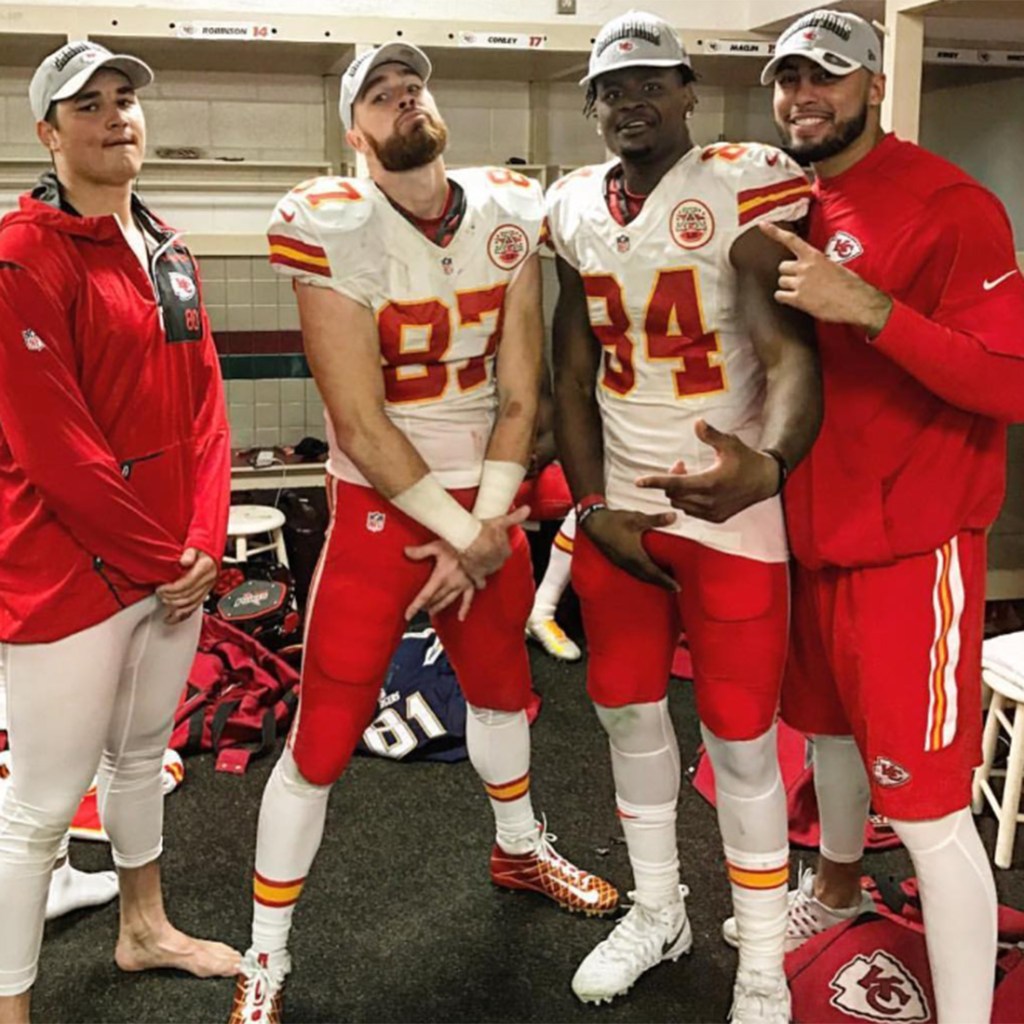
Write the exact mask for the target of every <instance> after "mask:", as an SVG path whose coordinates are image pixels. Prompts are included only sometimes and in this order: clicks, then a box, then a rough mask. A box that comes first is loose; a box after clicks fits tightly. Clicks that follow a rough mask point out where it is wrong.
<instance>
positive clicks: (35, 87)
mask: <svg viewBox="0 0 1024 1024" xmlns="http://www.w3.org/2000/svg"><path fill="white" fill-rule="evenodd" d="M100 68H113V69H114V70H115V71H120V72H121V74H123V75H124V76H125V77H126V78H127V79H128V81H129V82H131V84H132V87H133V88H135V89H141V88H142V87H143V86H144V85H149V83H150V82H152V81H153V71H152V69H151V68H150V66H149V65H148V64H146V63H144V62H143V61H141V60H139V58H138V57H129V56H128V54H126V53H111V52H110V51H109V50H108V49H107V48H106V47H105V46H100V44H99V43H91V42H74V43H68V44H66V45H65V46H62V47H61V48H60V49H59V50H56V51H55V52H54V53H51V54H50V55H49V57H45V58H44V59H43V62H42V63H41V64H40V65H39V67H37V68H36V70H35V74H34V75H33V76H32V81H31V82H30V83H29V87H28V102H29V104H30V105H31V107H32V116H33V117H34V118H35V119H36V120H37V121H42V120H43V119H44V118H45V117H46V115H47V113H48V111H49V109H50V105H51V104H53V103H55V102H56V101H57V100H66V99H70V98H71V97H72V96H74V95H76V94H77V93H80V92H81V91H82V89H83V88H84V87H85V84H86V82H88V81H89V79H90V78H92V76H93V75H95V74H96V72H97V71H99V69H100Z"/></svg>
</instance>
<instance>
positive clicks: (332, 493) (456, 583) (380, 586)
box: [231, 43, 618, 1024]
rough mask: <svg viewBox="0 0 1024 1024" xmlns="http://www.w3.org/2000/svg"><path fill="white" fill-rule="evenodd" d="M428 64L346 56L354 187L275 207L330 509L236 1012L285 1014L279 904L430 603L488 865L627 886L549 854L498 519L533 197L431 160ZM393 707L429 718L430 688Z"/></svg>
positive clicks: (273, 231)
mask: <svg viewBox="0 0 1024 1024" xmlns="http://www.w3.org/2000/svg"><path fill="white" fill-rule="evenodd" d="M430 70H431V68H430V61H429V60H428V59H427V57H426V55H425V54H424V53H423V52H422V51H420V50H419V49H417V48H416V47H415V46H412V45H409V44H407V43H389V44H386V45H384V46H381V47H378V48H376V49H374V50H371V51H369V52H368V53H366V54H363V55H361V56H360V57H358V58H357V59H356V60H355V61H354V62H353V63H352V64H351V65H350V66H349V68H348V69H347V70H346V71H345V72H344V74H343V76H342V83H341V119H342V121H343V123H344V126H345V128H346V130H347V134H346V138H347V140H348V143H349V144H350V145H351V146H352V147H353V148H354V149H355V150H356V151H357V152H359V153H361V154H363V156H364V157H365V158H366V162H367V165H368V168H369V171H370V177H369V179H366V178H358V179H357V178H318V179H316V180H314V181H311V182H305V183H303V184H301V185H299V186H298V187H297V188H295V189H293V190H292V191H291V192H290V193H289V194H288V195H287V196H285V197H284V199H282V200H281V202H280V203H279V204H278V206H277V209H276V210H275V212H274V215H273V218H272V220H271V223H270V228H269V239H270V260H271V263H272V264H273V266H274V267H275V269H276V270H278V271H280V272H281V273H283V274H286V275H288V276H290V277H292V278H293V279H294V281H295V287H296V292H297V295H298V303H299V311H300V315H301V320H302V333H303V339H304V343H305V350H306V355H307V358H308V360H309V364H310V367H311V369H312V372H313V376H314V378H315V379H316V382H317V386H318V387H319V389H320V392H321V394H322V395H323V398H324V404H325V406H326V410H327V417H326V419H327V432H328V438H329V443H330V458H329V461H328V464H327V470H328V484H327V486H328V495H329V500H330V505H331V508H332V510H333V513H332V516H333V517H332V523H331V528H330V532H329V534H328V541H327V544H326V545H325V548H324V552H323V554H322V556H321V559H320V564H319V567H318V569H317V572H316V575H315V578H314V582H313V585H312V588H311V591H310V605H309V612H308V615H309V619H308V625H307V634H306V649H305V663H304V666H303V677H302V699H301V704H300V707H299V712H298V716H297V718H296V723H295V726H294V727H293V729H292V733H291V735H290V736H289V739H288V744H287V748H286V750H285V752H284V754H283V755H282V757H281V760H280V761H279V762H278V764H277V766H276V767H275V769H274V772H273V774H272V776H271V778H270V781H269V782H268V784H267V788H266V791H265V793H264V795H263V804H262V808H261V811H260V822H259V832H258V837H257V845H256V871H255V878H254V884H253V890H254V891H253V895H254V901H255V910H254V920H253V934H252V947H251V948H250V950H249V952H248V953H247V954H246V957H245V960H244V962H243V967H242V973H241V975H240V976H239V981H238V986H237V990H236V998H235V1005H234V1009H233V1011H232V1017H231V1020H232V1022H242V1021H260V1022H261V1024H273V1022H274V1021H277V1020H279V1019H280V1013H281V993H282V987H283V984H284V979H285V976H286V975H287V973H288V971H289V969H290V966H291V964H290V958H289V955H288V952H287V942H288V935H289V931H290V928H291V919H292V914H293V911H294V907H295V904H296V902H297V900H298V898H299V894H300V892H301V890H302V886H303V882H304V880H305V878H306V875H307V874H308V872H309V869H310V866H311V865H312V862H313V858H314V856H315V854H316V851H317V848H318V847H319V845H320V841H321V837H322V835H323V828H324V818H325V816H326V812H327V798H328V795H329V793H330V789H331V786H332V785H333V783H334V782H335V781H336V780H337V779H338V778H339V777H340V775H341V774H342V772H343V771H344V769H345V766H346V765H347V763H348V760H349V758H350V756H351V754H352V751H353V750H354V749H355V746H356V743H357V742H358V740H359V737H360V735H361V734H362V732H363V730H364V729H365V728H366V727H367V726H368V725H369V724H370V721H371V719H373V717H374V715H375V714H376V713H377V696H378V694H379V692H380V689H381V685H382V683H383V682H384V678H385V673H386V671H387V666H388V663H389V661H390V659H391V656H392V654H393V652H394V650H395V647H396V646H397V645H398V643H399V640H400V638H401V634H402V631H403V628H404V627H405V624H406V621H407V620H408V619H410V618H412V616H413V615H415V614H416V613H417V612H418V611H419V610H421V609H425V610H426V611H427V612H428V613H430V615H431V616H432V618H433V622H434V626H435V628H436V629H437V632H438V635H439V636H440V637H441V640H442V642H443V643H444V646H445V648H446V650H447V652H448V655H449V657H450V658H451V662H452V665H453V666H454V668H455V671H456V674H457V675H458V678H459V682H460V684H461V686H462V689H463V691H464V693H465V696H466V700H467V703H468V705H469V707H468V715H467V724H466V731H467V737H466V741H467V746H468V748H469V756H470V760H471V761H472V763H473V767H474V768H475V769H476V771H477V773H478V774H479V775H480V778H481V780H482V781H483V783H484V789H485V791H486V793H487V796H488V797H489V799H490V803H491V807H492V809H493V811H494V818H495V824H496V833H497V834H496V841H495V844H494V847H493V850H492V853H491V861H490V873H491V880H492V881H493V882H494V883H495V884H496V885H498V886H501V887H504V888H509V889H525V890H531V891H534V892H538V893H541V894H542V895H546V896H548V897H550V898H551V899H553V900H554V901H555V902H556V903H558V904H559V905H560V906H563V907H565V908H566V909H569V910H582V911H585V912H587V913H607V912H608V911H610V910H612V909H614V907H615V906H616V904H617V902H618V894H617V893H616V892H615V890H614V888H612V887H611V886H610V885H609V884H608V883H607V882H605V881H603V880H602V879H600V878H597V877H595V876H592V875H589V874H587V873H586V872H584V871H581V870H579V869H578V868H576V867H574V866H573V865H572V864H570V863H568V862H567V861H566V860H564V859H563V858H562V857H560V856H559V854H558V853H556V851H555V850H554V848H553V847H552V845H551V839H552V837H551V836H549V835H548V834H547V833H546V830H545V829H544V827H543V826H542V825H540V824H538V822H537V819H536V816H535V815H534V811H533V806H532V802H531V796H530V736H529V726H528V723H527V718H526V710H525V709H526V706H527V703H528V700H529V696H530V673H529V663H528V660H527V656H526V651H525V646H524V641H525V629H526V620H527V617H528V615H529V613H530V608H531V605H532V602H533V582H532V571H531V567H530V559H529V552H528V548H527V545H526V542H525V539H524V537H523V535H522V532H521V530H520V529H519V526H518V524H519V523H520V522H521V521H522V520H523V519H524V518H525V517H526V515H527V514H528V513H529V509H527V508H520V509H519V510H517V512H516V513H515V514H514V515H509V514H508V511H509V507H510V506H511V504H512V501H513V499H514V497H515V495H516V491H517V489H518V487H519V485H520V483H522V480H523V477H524V475H525V467H526V464H527V462H528V461H529V458H530V452H531V447H532V441H533V432H534V420H535V417H536V410H537V402H538V391H539V378H540V368H541V351H542V317H541V303H540V271H539V266H538V257H537V248H538V245H539V243H540V236H541V227H542V224H543V219H544V211H543V198H542V195H541V191H540V188H539V186H538V185H537V184H536V183H535V182H532V181H530V180H529V179H528V178H524V177H523V176H522V175H519V174H516V173H514V172H512V171H509V170H506V169H504V168H482V169H471V170H463V171H459V172H457V173H454V174H452V175H450V176H449V175H447V174H446V172H445V166H444V161H443V159H442V154H443V152H444V148H445V144H446V142H447V129H446V127H445V124H444V121H443V120H442V119H441V116H440V114H439V113H438V111H437V106H436V105H435V103H434V100H433V97H432V96H431V95H430V92H429V91H428V89H427V84H426V83H427V79H428V78H429V76H430ZM485 582H486V589H483V587H484V584H485ZM409 703H410V704H412V703H413V702H412V701H411V700H410V702H409ZM405 710H406V716H405V717H406V721H407V722H409V721H415V723H416V724H417V726H418V727H420V728H422V729H423V730H425V731H426V732H427V733H428V734H429V735H432V736H437V735H440V733H441V732H443V726H442V725H441V723H440V722H439V721H438V720H437V719H436V717H435V716H434V715H433V714H432V713H431V712H430V709H429V708H428V707H427V706H426V705H425V704H422V705H420V706H418V707H417V706H410V707H408V708H406V709H405ZM403 725H405V723H403ZM439 730H440V732H439ZM375 881H376V879H375Z"/></svg>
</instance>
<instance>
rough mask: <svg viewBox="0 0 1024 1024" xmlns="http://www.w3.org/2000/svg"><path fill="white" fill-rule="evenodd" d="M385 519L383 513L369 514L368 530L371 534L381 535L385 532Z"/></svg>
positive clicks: (367, 517)
mask: <svg viewBox="0 0 1024 1024" xmlns="http://www.w3.org/2000/svg"><path fill="white" fill-rule="evenodd" d="M384 519H385V516H384V513H383V512H367V513H366V528H367V529H368V530H369V531H370V533H381V532H382V531H383V530H384Z"/></svg>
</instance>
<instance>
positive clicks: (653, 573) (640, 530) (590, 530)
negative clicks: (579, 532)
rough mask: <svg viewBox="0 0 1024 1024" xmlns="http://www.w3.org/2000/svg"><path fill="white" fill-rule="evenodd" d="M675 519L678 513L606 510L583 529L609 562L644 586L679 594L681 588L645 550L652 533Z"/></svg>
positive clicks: (598, 512)
mask: <svg viewBox="0 0 1024 1024" xmlns="http://www.w3.org/2000/svg"><path fill="white" fill-rule="evenodd" d="M675 519H676V514H675V512H659V513H658V514H657V515H653V516H650V515H646V514H645V513H643V512H623V511H616V510H612V509H607V508H603V509H599V510H598V511H596V512H591V514H590V515H589V516H587V518H586V519H585V520H584V522H583V526H582V529H583V532H584V533H585V534H586V535H587V536H588V537H589V538H590V539H591V540H592V541H593V542H594V543H595V544H596V545H597V546H598V548H599V549H600V550H601V553H602V554H603V555H604V556H605V558H607V559H608V561H609V562H611V563H613V564H614V565H617V566H618V567H619V568H620V569H623V570H625V571H626V572H628V573H629V574H630V576H635V577H636V578H637V579H638V580H641V581H643V582H644V583H653V584H654V585H655V586H656V587H661V588H662V589H663V590H671V591H673V593H675V592H678V590H679V584H678V583H676V581H675V580H674V579H672V577H671V576H669V574H668V573H667V572H664V571H663V570H662V569H660V568H659V567H658V566H657V565H656V564H655V562H654V561H653V560H652V559H651V556H650V555H648V554H647V552H646V550H645V549H644V546H643V536H644V534H645V533H646V532H647V531H648V530H653V529H655V528H656V527H659V526H668V525H669V524H670V523H673V522H675Z"/></svg>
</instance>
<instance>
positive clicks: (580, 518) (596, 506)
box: [576, 501, 608, 526]
mask: <svg viewBox="0 0 1024 1024" xmlns="http://www.w3.org/2000/svg"><path fill="white" fill-rule="evenodd" d="M607 508H608V506H607V505H606V504H605V503H604V502H603V501H595V502H592V503H591V504H590V505H586V506H585V507H584V508H582V509H581V510H580V511H579V512H577V513H576V525H577V526H582V525H583V524H584V523H585V522H586V521H587V519H589V518H590V516H592V515H593V514H594V513H595V512H600V511H601V510H602V509H607Z"/></svg>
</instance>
